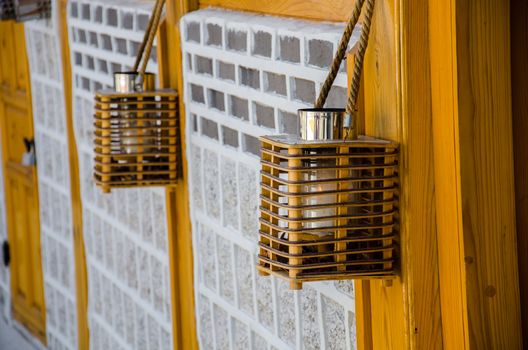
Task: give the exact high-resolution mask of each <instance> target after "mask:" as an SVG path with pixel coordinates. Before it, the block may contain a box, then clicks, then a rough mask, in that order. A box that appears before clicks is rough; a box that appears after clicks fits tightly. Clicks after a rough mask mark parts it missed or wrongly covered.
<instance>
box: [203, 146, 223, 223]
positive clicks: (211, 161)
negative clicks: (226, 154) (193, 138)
mask: <svg viewBox="0 0 528 350" xmlns="http://www.w3.org/2000/svg"><path fill="white" fill-rule="evenodd" d="M218 173H219V167H218V154H217V153H216V152H213V151H211V150H208V149H206V150H204V192H205V207H206V209H207V213H208V214H209V215H211V216H212V217H214V218H217V219H219V218H220V192H219V191H220V188H219V178H218V175H219V174H218Z"/></svg>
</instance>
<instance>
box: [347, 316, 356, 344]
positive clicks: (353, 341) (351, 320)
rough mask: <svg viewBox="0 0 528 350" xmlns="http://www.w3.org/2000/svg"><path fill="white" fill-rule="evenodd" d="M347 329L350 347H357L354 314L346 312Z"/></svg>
mask: <svg viewBox="0 0 528 350" xmlns="http://www.w3.org/2000/svg"><path fill="white" fill-rule="evenodd" d="M348 329H349V332H350V345H349V346H350V348H351V349H357V330H356V314H355V313H353V312H351V311H349V312H348Z"/></svg>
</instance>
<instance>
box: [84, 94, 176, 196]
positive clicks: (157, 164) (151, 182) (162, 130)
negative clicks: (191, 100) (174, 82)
mask: <svg viewBox="0 0 528 350" xmlns="http://www.w3.org/2000/svg"><path fill="white" fill-rule="evenodd" d="M177 97H178V96H177V93H176V91H174V90H158V91H151V92H133V93H117V92H115V91H113V90H112V91H99V92H98V93H97V94H96V96H95V116H94V126H95V130H94V136H95V140H94V153H95V165H94V177H95V182H96V184H97V185H98V186H100V187H101V188H102V189H103V192H109V191H110V189H111V188H119V187H138V186H165V185H170V184H175V183H176V181H177V178H178V175H179V171H178V169H179V168H178V157H179V154H178V146H179V129H178V128H179V120H178V99H177Z"/></svg>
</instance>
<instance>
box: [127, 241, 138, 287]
mask: <svg viewBox="0 0 528 350" xmlns="http://www.w3.org/2000/svg"><path fill="white" fill-rule="evenodd" d="M124 244H125V256H126V263H125V264H126V276H127V284H128V286H129V287H130V288H133V289H137V288H138V275H137V273H138V272H137V261H136V259H137V258H136V246H135V245H134V243H132V241H130V239H127V238H125V239H124Z"/></svg>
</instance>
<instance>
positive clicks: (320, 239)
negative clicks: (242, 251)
mask: <svg viewBox="0 0 528 350" xmlns="http://www.w3.org/2000/svg"><path fill="white" fill-rule="evenodd" d="M299 119H300V122H301V123H300V128H301V133H300V137H298V136H289V135H277V136H264V137H261V139H260V140H261V143H262V160H261V176H262V182H261V206H260V213H261V215H260V242H259V248H260V253H259V265H258V269H259V270H260V271H261V273H262V274H263V275H267V274H273V275H277V276H280V277H283V278H286V279H289V280H290V281H291V288H292V289H299V288H301V287H302V283H303V282H309V281H322V280H337V279H355V278H391V277H393V276H394V274H395V272H394V270H395V259H394V257H395V255H394V248H395V239H396V221H395V217H396V208H397V202H396V200H397V167H398V146H397V144H396V143H394V142H390V141H385V140H379V139H374V138H368V137H360V138H358V139H354V140H343V138H342V136H343V131H344V128H343V121H344V119H345V110H344V109H343V110H337V109H336V110H332V109H311V110H300V111H299Z"/></svg>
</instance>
